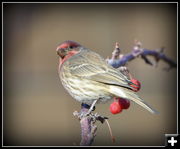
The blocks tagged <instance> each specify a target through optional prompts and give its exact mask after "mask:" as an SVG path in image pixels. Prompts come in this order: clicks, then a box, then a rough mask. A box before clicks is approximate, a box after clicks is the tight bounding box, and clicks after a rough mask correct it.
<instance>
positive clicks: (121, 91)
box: [110, 86, 158, 114]
mask: <svg viewBox="0 0 180 149" xmlns="http://www.w3.org/2000/svg"><path fill="white" fill-rule="evenodd" d="M110 92H111V93H112V94H114V95H115V96H117V97H122V98H125V99H127V100H131V101H134V102H135V103H137V104H139V105H140V106H142V107H143V108H145V109H146V110H148V111H149V112H151V113H153V114H157V113H158V112H157V111H156V110H154V109H153V108H151V107H150V106H149V105H148V104H147V103H146V102H145V101H144V100H143V99H141V98H140V97H139V96H138V95H136V94H135V93H134V92H133V91H131V90H129V89H126V88H120V87H117V86H110Z"/></svg>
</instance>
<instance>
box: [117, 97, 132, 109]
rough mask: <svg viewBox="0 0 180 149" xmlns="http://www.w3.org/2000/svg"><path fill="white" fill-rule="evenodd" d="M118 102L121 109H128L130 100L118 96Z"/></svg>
mask: <svg viewBox="0 0 180 149" xmlns="http://www.w3.org/2000/svg"><path fill="white" fill-rule="evenodd" d="M118 100H119V104H120V105H121V107H122V109H128V108H129V106H130V101H129V100H127V99H123V98H118Z"/></svg>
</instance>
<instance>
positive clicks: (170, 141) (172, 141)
mask: <svg viewBox="0 0 180 149" xmlns="http://www.w3.org/2000/svg"><path fill="white" fill-rule="evenodd" d="M168 143H171V146H174V143H177V140H174V137H171V140H168Z"/></svg>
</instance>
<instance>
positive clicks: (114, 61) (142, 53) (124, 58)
mask: <svg viewBox="0 0 180 149" xmlns="http://www.w3.org/2000/svg"><path fill="white" fill-rule="evenodd" d="M163 52H164V47H163V48H161V49H156V50H149V49H144V48H141V47H140V46H137V45H136V46H134V48H133V50H132V52H131V53H128V54H126V55H123V54H121V50H120V49H119V44H118V43H116V47H115V49H114V51H113V53H112V57H111V58H110V59H109V58H107V59H106V61H107V62H108V63H109V64H110V65H111V66H113V67H114V68H119V67H120V66H125V65H126V64H127V62H129V61H132V60H133V59H135V58H137V57H141V58H142V59H143V60H144V61H145V63H146V64H149V65H152V66H157V63H158V62H159V60H162V61H164V62H165V63H167V64H168V65H169V67H168V68H164V70H170V69H172V68H176V67H177V64H176V62H175V61H173V60H172V59H170V58H169V57H167V56H166V55H165V54H164V53H163ZM147 56H152V57H154V60H155V62H154V63H153V62H151V61H150V60H149V59H148V58H147Z"/></svg>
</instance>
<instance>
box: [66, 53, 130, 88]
mask: <svg viewBox="0 0 180 149" xmlns="http://www.w3.org/2000/svg"><path fill="white" fill-rule="evenodd" d="M68 65H69V68H70V69H69V70H70V72H71V74H72V75H75V76H78V77H82V78H86V79H91V80H94V81H97V82H101V83H104V84H111V85H117V86H122V87H126V88H129V89H132V87H131V86H130V84H131V81H130V80H129V79H128V78H127V76H125V75H123V74H122V73H121V72H120V71H118V70H116V69H114V68H113V67H111V66H109V65H108V64H107V63H106V61H105V60H104V59H103V58H102V57H101V56H100V55H98V54H97V53H95V52H93V51H90V50H83V51H82V52H80V53H79V54H77V55H74V56H73V57H72V58H71V59H69V63H68Z"/></svg>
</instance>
